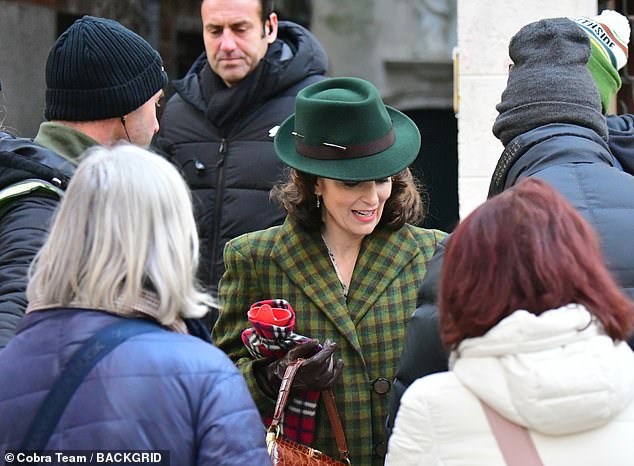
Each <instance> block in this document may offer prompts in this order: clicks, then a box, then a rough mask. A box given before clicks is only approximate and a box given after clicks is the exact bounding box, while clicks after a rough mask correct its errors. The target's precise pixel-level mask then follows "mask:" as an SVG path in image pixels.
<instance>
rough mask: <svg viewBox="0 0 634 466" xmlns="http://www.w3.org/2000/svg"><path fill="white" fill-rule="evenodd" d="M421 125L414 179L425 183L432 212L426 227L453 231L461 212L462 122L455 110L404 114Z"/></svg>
mask: <svg viewBox="0 0 634 466" xmlns="http://www.w3.org/2000/svg"><path fill="white" fill-rule="evenodd" d="M404 113H405V114H406V115H407V116H409V117H410V118H411V119H412V120H413V121H414V122H415V123H416V125H417V126H418V129H419V130H420V133H421V149H420V152H419V154H418V157H417V158H416V160H415V161H414V163H413V165H412V167H411V168H412V172H413V173H414V176H415V177H416V178H417V179H418V180H419V181H420V182H422V184H423V191H422V194H423V198H424V199H426V201H427V207H428V213H427V217H426V219H425V221H424V222H423V225H422V226H424V227H426V228H438V229H440V230H443V231H447V232H450V231H452V230H453V229H454V228H455V226H456V225H457V223H458V220H459V215H460V214H459V210H458V122H457V120H456V117H455V115H454V112H453V110H451V109H424V110H408V111H405V112H404Z"/></svg>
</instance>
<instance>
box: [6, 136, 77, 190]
mask: <svg viewBox="0 0 634 466" xmlns="http://www.w3.org/2000/svg"><path fill="white" fill-rule="evenodd" d="M74 171H75V167H74V166H73V164H71V163H70V162H68V161H67V160H66V159H64V158H63V157H61V156H59V155H57V154H56V153H55V152H53V151H51V150H49V149H46V148H44V147H42V146H40V145H38V144H36V143H34V142H33V141H31V140H30V139H26V138H18V137H15V136H13V135H11V134H9V133H5V132H1V131H0V189H2V188H5V187H7V186H9V185H11V184H13V183H17V182H19V181H23V180H26V179H29V178H37V179H42V180H45V181H48V182H52V183H53V184H54V185H56V186H58V187H59V188H61V189H66V185H67V184H68V181H69V180H70V178H71V176H72V175H73V173H74Z"/></svg>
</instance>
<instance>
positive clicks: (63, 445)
mask: <svg viewBox="0 0 634 466" xmlns="http://www.w3.org/2000/svg"><path fill="white" fill-rule="evenodd" d="M139 174H142V175H143V176H139ZM197 263H198V237H197V232H196V224H195V220H194V217H193V214H192V209H191V199H190V193H189V190H188V188H187V186H186V184H185V182H184V180H183V179H182V177H181V176H180V174H179V173H178V172H177V170H176V169H175V168H174V167H173V166H172V165H171V164H170V163H169V162H167V161H166V160H164V159H162V158H161V157H159V156H158V155H156V154H153V153H150V152H148V151H146V150H145V149H142V148H140V147H136V146H133V145H129V144H127V143H126V144H124V145H116V146H114V147H113V148H105V147H100V148H96V149H92V150H91V151H90V152H89V153H88V156H87V157H85V159H84V160H83V162H82V163H81V164H80V165H79V167H78V169H77V171H76V173H75V175H74V176H73V178H72V180H71V182H70V184H69V187H68V190H67V192H66V195H65V196H64V198H63V200H62V202H61V204H60V208H59V211H58V212H57V214H56V217H55V221H54V223H53V225H52V228H51V232H50V235H49V237H48V239H47V241H46V242H45V244H44V246H43V247H42V249H41V250H40V252H39V253H38V255H37V256H36V258H35V260H34V262H33V264H32V267H31V271H30V277H29V284H28V287H27V297H28V300H29V306H28V308H27V314H26V316H25V317H24V319H23V320H22V322H21V324H20V326H19V327H18V329H17V334H16V336H15V337H14V338H13V339H12V340H11V341H10V342H9V344H8V345H7V347H6V348H5V349H4V350H3V351H2V352H0V378H2V380H4V381H5V382H6V383H2V384H0V385H1V386H0V412H2V416H0V451H6V450H9V449H18V448H20V447H21V446H24V445H29V446H30V447H32V446H33V445H34V444H33V443H28V442H32V441H33V439H34V438H40V439H42V441H41V443H40V444H39V445H38V446H36V448H32V449H38V448H41V449H44V448H46V449H47V450H86V449H95V450H98V449H108V450H130V449H134V450H153V451H155V450H163V451H168V452H169V461H170V462H171V464H183V465H185V464H187V465H203V464H205V465H211V464H213V465H229V464H231V465H238V464H240V465H243V464H266V462H267V461H268V456H267V452H266V448H265V442H264V436H265V434H264V428H263V426H262V422H261V420H260V416H259V414H258V411H257V409H256V407H255V404H254V402H253V400H252V398H251V396H250V394H249V391H248V389H247V386H246V383H245V381H244V379H243V377H242V376H241V375H240V373H239V372H238V370H237V369H236V368H235V366H234V365H233V364H232V363H231V361H230V360H229V358H228V357H227V356H226V355H224V354H223V353H222V351H220V350H219V349H217V348H216V347H215V346H213V345H212V344H210V343H209V341H204V339H201V338H196V337H195V336H192V335H188V333H190V332H192V329H193V328H195V327H189V326H188V325H187V323H188V321H189V319H192V318H193V319H196V318H199V317H201V316H202V315H204V314H205V313H206V312H207V309H208V306H211V305H213V304H214V303H213V299H212V298H211V297H210V296H209V295H208V294H206V293H203V292H202V291H200V289H199V287H198V285H197V283H196V280H195V273H196V268H197ZM113 324H114V325H118V326H119V327H120V329H122V330H121V331H122V332H123V333H125V332H128V331H129V328H130V325H137V326H139V325H140V326H144V328H145V332H146V333H142V334H133V335H132V336H129V338H128V339H127V340H125V341H122V342H120V343H119V345H118V346H115V347H114V348H113V349H111V351H110V353H108V354H106V355H105V356H103V359H102V360H101V361H97V362H95V363H94V367H92V369H89V370H88V372H87V374H86V375H85V377H84V378H83V380H82V381H80V382H79V383H78V384H77V387H76V389H75V392H74V395H72V392H71V396H70V401H68V403H67V404H65V405H62V407H61V409H59V411H61V412H59V413H58V418H57V419H56V421H54V422H52V424H51V426H50V429H49V432H47V435H45V436H43V437H42V434H41V433H38V435H36V434H34V433H33V432H34V431H35V432H39V431H38V426H39V425H40V424H42V423H46V421H48V420H49V417H50V413H48V412H44V414H43V411H42V410H46V409H49V408H50V407H51V406H53V407H55V408H59V406H57V405H58V404H57V403H53V402H50V400H51V398H50V397H51V396H53V394H54V393H55V392H56V390H58V387H59V385H60V384H63V383H66V382H67V380H65V379H68V378H72V377H74V374H73V373H72V371H71V370H69V369H68V367H74V366H73V360H74V358H77V357H79V356H82V357H84V358H86V357H89V356H90V355H91V353H90V351H89V350H87V349H86V345H87V344H90V343H89V342H90V341H91V338H93V336H94V335H95V334H97V335H99V336H98V337H97V338H102V335H103V332H102V331H103V329H105V328H107V327H109V326H112V325H113ZM126 324H127V325H126ZM206 336H207V337H208V334H207V335H206ZM86 342H88V343H86ZM100 343H103V345H106V346H107V344H108V342H107V341H105V343H104V342H103V341H101V340H100ZM97 348H99V345H97ZM60 374H61V375H60ZM58 380H62V382H61V383H58V382H57V381H58ZM45 397H46V398H45ZM238 424H239V425H240V435H234V432H235V428H236V425H238ZM25 442H26V443H25ZM161 464H167V463H161Z"/></svg>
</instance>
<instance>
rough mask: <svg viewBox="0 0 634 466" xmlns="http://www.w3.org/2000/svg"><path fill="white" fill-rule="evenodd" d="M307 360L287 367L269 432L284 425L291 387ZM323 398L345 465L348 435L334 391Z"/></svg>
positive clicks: (325, 391) (322, 393)
mask: <svg viewBox="0 0 634 466" xmlns="http://www.w3.org/2000/svg"><path fill="white" fill-rule="evenodd" d="M304 361H305V359H302V358H298V359H294V360H293V361H291V362H290V363H289V365H288V366H287V367H286V371H285V372H284V377H283V378H282V383H281V385H280V391H279V393H278V395H277V402H276V403H275V411H274V412H273V420H272V421H271V425H270V426H269V432H274V431H275V432H279V429H280V425H281V423H282V415H283V414H284V409H286V403H287V402H288V396H289V394H290V392H291V386H292V385H293V379H294V378H295V375H296V374H297V371H298V370H299V368H300V367H301V365H302V364H303V363H304ZM321 395H322V396H321V398H322V400H323V401H324V405H325V406H326V412H327V413H328V419H330V425H331V426H332V430H333V432H334V434H335V441H336V442H337V449H338V450H339V458H340V459H341V461H343V462H344V463H346V462H349V461H348V454H349V452H348V445H347V443H346V435H345V433H344V431H343V426H342V424H341V418H340V417H339V411H338V410H337V404H336V403H335V396H334V395H333V393H332V390H330V389H328V390H323V391H322V392H321Z"/></svg>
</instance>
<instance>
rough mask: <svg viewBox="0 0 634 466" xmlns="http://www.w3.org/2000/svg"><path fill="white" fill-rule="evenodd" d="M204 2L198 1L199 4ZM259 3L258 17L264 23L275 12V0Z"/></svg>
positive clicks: (202, 0) (264, 0) (263, 0)
mask: <svg viewBox="0 0 634 466" xmlns="http://www.w3.org/2000/svg"><path fill="white" fill-rule="evenodd" d="M204 1H205V0H200V3H202V2H204ZM259 1H260V9H261V12H260V17H261V18H262V23H266V20H267V19H269V16H271V13H273V12H274V11H275V0H259Z"/></svg>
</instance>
